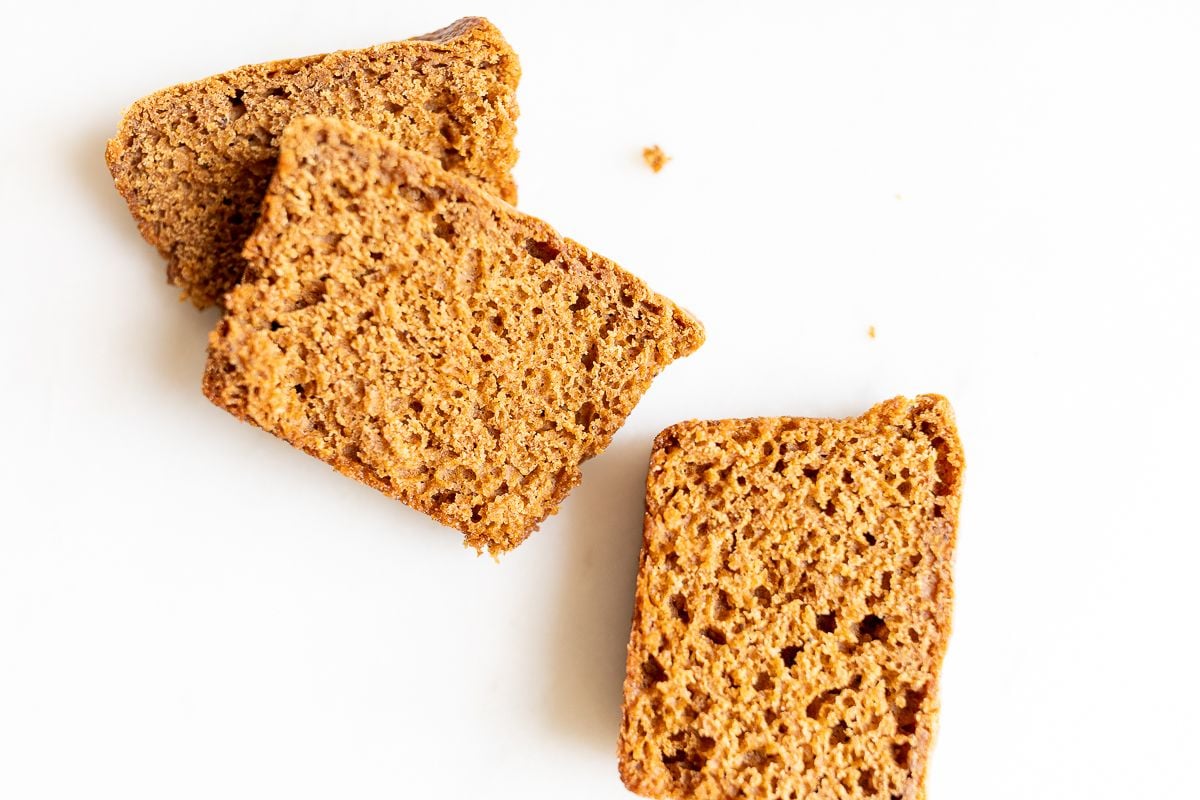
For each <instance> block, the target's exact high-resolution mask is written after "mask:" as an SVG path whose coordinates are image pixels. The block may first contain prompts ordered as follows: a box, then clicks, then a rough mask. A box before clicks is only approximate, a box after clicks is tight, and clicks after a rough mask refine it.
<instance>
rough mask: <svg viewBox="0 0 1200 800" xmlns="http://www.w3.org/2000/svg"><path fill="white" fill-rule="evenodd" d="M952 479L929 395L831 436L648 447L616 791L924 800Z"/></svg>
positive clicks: (953, 455) (754, 423) (700, 432)
mask: <svg viewBox="0 0 1200 800" xmlns="http://www.w3.org/2000/svg"><path fill="white" fill-rule="evenodd" d="M962 467H963V458H962V450H961V447H960V444H959V440H958V436H957V434H956V432H955V428H954V422H953V417H952V414H951V410H950V407H949V404H948V403H947V402H946V400H945V399H944V398H941V397H938V396H934V395H923V396H920V397H918V398H916V399H915V400H911V401H910V400H906V399H904V398H897V399H894V400H890V401H888V402H885V403H882V404H880V405H878V406H876V407H875V408H873V409H871V410H870V411H869V412H867V413H866V414H864V415H863V416H861V417H857V418H854V419H849V420H844V421H838V420H821V419H799V418H782V419H746V420H726V421H720V422H688V423H683V424H680V425H676V426H674V427H672V428H668V429H667V430H665V431H663V433H661V434H660V435H659V436H658V438H657V440H656V441H655V445H654V451H653V454H652V456H651V462H650V474H649V478H648V483H647V492H646V505H647V509H646V526H645V537H644V542H643V547H642V557H641V569H640V572H639V574H638V583H637V596H636V603H635V609H634V618H633V632H632V636H631V639H630V644H629V657H628V664H627V676H626V681H625V712H624V722H623V726H622V731H621V736H620V744H619V756H620V770H621V777H622V778H623V779H624V781H625V784H626V785H627V786H628V787H629V788H630V789H631V790H633V791H635V792H637V793H639V794H643V795H645V796H648V797H661V798H743V797H744V798H774V799H776V800H802V799H803V798H862V797H871V798H885V799H887V800H896V799H897V798H903V800H912V798H922V797H923V796H924V788H923V786H924V775H925V768H926V763H927V756H928V753H929V748H930V743H931V739H932V737H933V729H934V722H935V717H936V714H937V680H938V671H939V669H940V667H941V662H942V656H943V654H944V652H945V648H946V638H947V635H948V634H949V630H950V606H951V595H952V587H951V558H952V555H953V550H954V539H955V530H956V527H957V523H958V508H959V485H960V473H961V470H962Z"/></svg>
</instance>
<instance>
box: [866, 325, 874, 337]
mask: <svg viewBox="0 0 1200 800" xmlns="http://www.w3.org/2000/svg"><path fill="white" fill-rule="evenodd" d="M867 336H870V337H871V338H872V339H874V338H875V326H874V325H872V326H871V327H869V328H867Z"/></svg>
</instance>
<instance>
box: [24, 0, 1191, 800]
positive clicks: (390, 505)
mask: <svg viewBox="0 0 1200 800" xmlns="http://www.w3.org/2000/svg"><path fill="white" fill-rule="evenodd" d="M120 5H121V4H114V3H105V4H90V5H89V6H88V7H87V8H82V9H78V10H67V9H63V8H58V7H56V6H55V4H52V3H44V2H43V3H26V4H22V5H21V7H20V8H17V9H9V10H7V11H6V12H5V17H6V19H5V22H4V24H3V26H4V30H3V33H0V36H2V37H3V45H4V46H3V48H0V60H2V66H3V76H4V78H3V83H2V84H0V87H2V88H0V91H2V92H3V109H4V115H3V116H4V121H3V124H2V125H0V162H2V169H0V192H2V195H0V224H2V225H3V230H4V247H3V251H2V252H3V256H2V261H3V278H2V280H3V284H2V285H3V289H4V303H3V306H4V308H3V312H2V313H0V333H2V345H0V346H2V347H3V351H2V353H3V368H2V369H0V375H2V377H0V420H3V428H4V436H3V443H4V444H3V457H2V458H0V470H2V473H0V476H2V482H0V797H4V798H109V797H112V798H123V799H132V798H211V797H229V798H263V797H287V798H326V797H347V798H350V797H353V798H395V797H415V798H480V797H489V798H490V797H514V798H516V797H519V798H567V797H569V798H614V799H615V798H621V797H626V796H628V795H627V794H626V793H625V791H624V789H623V788H622V786H621V784H620V781H619V779H618V777H617V772H616V760H615V754H614V748H615V739H616V733H617V726H618V720H619V703H620V688H621V680H622V670H623V658H624V647H625V640H626V636H627V634H628V625H629V613H630V608H631V604H632V587H633V581H634V573H635V569H636V558H637V549H638V546H639V537H640V515H641V502H642V482H643V480H644V475H645V461H646V457H647V454H648V449H649V444H650V440H651V438H652V436H653V434H654V433H656V432H657V431H658V430H659V429H661V428H662V427H664V426H666V425H667V424H669V423H672V422H675V421H677V420H679V419H682V418H686V417H721V416H745V415H758V414H796V415H837V416H842V415H850V414H855V413H858V412H861V411H863V410H864V409H866V408H867V407H868V406H869V405H871V404H872V403H873V402H875V401H878V400H881V399H884V398H886V397H889V396H892V395H895V394H900V393H905V394H912V393H918V392H922V391H937V392H942V393H944V394H946V395H947V396H948V397H950V399H951V401H952V402H953V403H954V405H955V407H956V409H957V413H958V418H959V424H960V428H961V433H962V438H963V440H964V443H965V446H966V448H967V456H968V471H967V474H966V485H965V501H964V515H963V519H962V529H961V532H960V539H959V552H958V561H957V597H958V600H957V609H956V619H955V623H956V630H955V634H954V637H953V639H952V642H951V648H950V653H949V657H948V659H947V662H946V668H945V673H944V679H943V692H942V694H943V714H942V723H941V733H940V737H939V741H938V745H937V748H936V751H935V753H934V756H933V760H932V766H931V773H930V777H929V787H930V796H931V797H932V798H934V800H950V799H951V798H968V797H969V798H1012V797H1045V798H1061V797H1088V798H1098V797H1099V798H1129V797H1162V798H1176V797H1186V796H1191V797H1195V796H1196V791H1197V789H1196V785H1197V783H1196V772H1195V765H1196V758H1197V756H1196V753H1197V751H1198V750H1200V735H1198V733H1197V731H1198V726H1197V719H1198V718H1200V699H1198V689H1197V685H1196V684H1197V677H1198V674H1200V669H1198V668H1197V666H1196V663H1195V661H1194V659H1193V656H1192V654H1193V653H1194V652H1195V651H1196V638H1197V633H1196V630H1197V628H1196V624H1197V623H1196V620H1197V608H1196V606H1197V600H1196V585H1197V577H1196V564H1197V559H1198V557H1200V544H1198V541H1200V523H1198V522H1197V515H1196V512H1195V500H1196V495H1197V478H1198V477H1200V469H1198V467H1197V459H1198V458H1200V436H1198V434H1197V427H1196V413H1195V408H1196V403H1197V401H1196V389H1197V388H1198V387H1197V384H1198V368H1197V352H1198V348H1200V334H1198V332H1197V331H1198V325H1200V322H1198V320H1197V312H1196V309H1197V305H1198V301H1200V283H1198V277H1197V272H1198V269H1200V236H1198V233H1197V232H1198V229H1200V99H1198V95H1197V79H1198V78H1200V46H1198V44H1197V43H1198V42H1200V6H1198V5H1197V4H1195V3H1189V2H1177V3H1168V2H1141V3H1135V2H1127V3H1113V2H1011V3H1007V4H992V3H979V2H974V3H971V2H968V3H964V2H924V3H922V2H913V3H903V4H902V3H894V2H840V3H834V2H825V3H815V2H805V3H795V4H788V8H787V10H786V11H785V10H781V9H774V8H772V7H770V6H766V5H762V6H757V7H756V6H755V5H754V4H753V3H748V2H743V3H735V4H694V3H693V4H687V8H688V9H690V10H687V11H683V10H682V9H683V8H684V6H682V5H680V6H678V7H676V8H677V9H679V10H675V11H672V10H670V9H669V8H668V7H665V6H663V7H660V6H656V5H653V4H650V3H637V4H619V3H605V4H592V5H588V6H568V5H564V4H544V5H538V6H532V5H526V4H520V5H518V4H517V3H500V2H489V1H488V0H479V2H477V3H475V4H473V5H465V4H463V3H458V2H454V3H442V4H438V3H429V2H426V3H401V2H378V3H374V4H354V3H341V4H330V3H314V2H288V3H278V4H275V5H274V7H268V5H267V4H251V3H248V2H237V3H227V2H218V1H211V2H204V3H202V4H185V3H164V2H155V3H141V4H126V6H125V7H120ZM782 5H783V4H780V6H781V7H782ZM602 7H603V8H604V10H601V8H602ZM466 13H476V14H484V15H487V16H489V17H490V18H491V19H492V20H493V21H494V22H495V23H496V24H497V25H499V26H500V28H501V30H502V31H503V32H504V34H505V35H506V37H507V38H508V39H509V41H510V42H511V44H512V45H513V47H514V48H515V49H516V50H517V51H518V53H519V54H520V57H521V60H522V64H523V68H524V75H525V76H524V79H523V81H522V84H521V88H520V92H519V101H520V104H521V107H522V115H521V118H520V121H519V123H520V136H519V140H518V144H519V146H520V147H521V150H522V154H521V160H520V164H519V166H518V169H517V178H518V181H519V184H520V191H521V207H522V208H524V209H525V210H527V211H529V212H532V213H535V214H537V215H539V216H543V217H544V218H545V219H547V220H548V221H550V222H551V223H552V224H554V225H555V226H556V227H558V229H559V230H561V231H562V232H563V233H565V234H567V235H570V236H572V237H574V238H576V239H578V240H580V241H581V242H583V243H585V244H587V245H589V246H590V247H593V248H595V249H596V250H598V251H600V252H602V253H604V254H606V255H609V256H611V257H613V258H615V259H616V260H618V261H619V262H620V263H622V264H623V265H625V266H627V267H628V268H629V269H631V270H633V271H634V272H636V273H637V274H639V275H641V276H642V277H644V278H645V279H646V280H647V282H648V283H649V284H650V285H651V286H652V287H654V288H656V289H658V290H660V291H662V292H664V293H665V294H668V295H669V296H670V297H672V298H674V299H676V300H677V301H679V302H681V303H682V304H684V305H686V306H688V307H689V308H690V309H692V310H693V311H694V312H695V313H696V314H697V315H698V316H699V317H700V318H701V319H702V320H703V321H704V322H705V323H706V325H707V329H708V335H709V340H708V343H707V344H706V345H705V346H704V347H703V348H702V349H701V350H700V351H699V352H698V353H697V354H696V355H695V356H693V357H691V358H689V359H686V360H685V361H683V362H680V363H678V364H676V365H674V366H672V367H670V368H669V369H668V370H667V371H666V372H665V373H664V374H663V375H662V376H661V377H660V379H659V380H658V382H657V383H656V385H655V386H654V387H653V388H652V389H651V391H650V392H649V394H648V395H647V396H646V398H645V400H644V401H643V402H642V404H641V405H640V406H639V407H638V408H637V410H636V411H635V412H634V414H633V415H632V417H631V418H630V420H629V422H628V424H627V426H626V427H625V428H624V429H623V430H622V431H621V433H620V434H619V435H618V436H617V438H616V440H615V442H614V444H613V446H612V448H611V449H610V450H609V451H608V452H606V453H605V454H604V455H602V456H601V457H599V458H597V459H595V460H594V461H592V462H591V463H589V464H588V465H587V466H586V468H585V470H584V481H583V484H582V486H581V487H580V488H579V489H578V490H577V491H576V492H575V493H574V494H573V495H572V496H571V497H570V498H569V500H568V501H567V502H566V503H565V504H564V506H563V507H562V510H561V513H560V514H559V515H558V516H557V517H554V518H552V519H551V520H550V521H549V522H547V523H546V524H545V525H544V526H543V528H542V530H541V531H540V532H539V533H537V534H535V535H534V536H533V537H532V538H531V539H530V540H529V541H528V542H527V543H526V544H525V545H523V546H522V547H521V548H520V549H519V550H517V551H516V552H514V553H512V554H511V555H509V556H507V557H505V558H504V559H503V560H502V561H501V563H499V564H496V563H494V562H493V561H492V560H490V559H488V558H487V557H483V558H477V557H475V556H474V554H473V553H472V552H470V551H467V550H464V549H463V548H462V547H461V545H460V537H459V536H458V535H457V534H455V533H454V532H452V531H449V530H447V529H442V528H439V527H438V526H437V525H436V524H434V523H432V522H430V521H428V520H427V519H426V518H424V517H422V516H420V515H419V514H417V513H415V512H412V511H409V510H407V509H406V508H404V507H403V506H401V505H399V504H397V503H394V502H391V501H388V500H387V499H385V498H384V497H382V496H381V495H378V494H376V493H375V492H373V491H371V490H370V489H367V488H365V487H362V486H359V485H357V484H355V483H353V482H351V481H349V480H347V479H345V478H342V477H340V476H338V475H336V474H335V473H333V472H332V471H331V470H330V469H329V468H328V467H326V466H325V465H323V464H321V463H319V462H317V461H315V460H313V459H310V458H308V457H306V456H303V455H301V454H299V453H297V452H295V451H293V450H291V449H290V448H288V447H287V446H285V445H283V444H282V443H280V442H278V441H276V440H274V439H273V438H271V437H270V436H268V435H266V434H264V433H262V432H260V431H258V430H256V429H253V428H251V427H249V426H246V425H242V424H239V423H237V422H235V421H234V420H233V419H232V418H231V417H229V416H228V415H226V414H225V413H223V412H221V411H219V410H217V409H216V408H214V407H212V406H210V405H209V404H208V403H207V401H206V400H205V399H204V398H203V397H202V396H201V394H200V391H199V380H200V372H201V367H202V364H203V360H204V348H205V337H206V333H207V330H208V329H209V328H210V327H211V325H212V324H213V322H214V320H215V315H214V313H211V312H210V313H204V314H200V313H197V312H196V311H194V310H193V309H192V308H191V307H190V306H188V305H183V304H180V303H177V302H176V299H175V297H176V295H175V291H174V290H173V289H171V288H169V287H168V286H167V285H166V284H165V283H164V278H163V269H162V265H161V263H160V262H159V259H158V257H157V255H156V254H155V253H154V252H153V251H152V249H151V248H150V247H149V246H147V245H145V244H144V243H143V242H142V241H141V240H140V238H139V237H138V235H137V233H136V230H135V227H134V225H133V223H132V221H131V220H130V218H129V216H128V214H127V212H126V210H125V207H124V205H123V203H122V201H121V200H120V198H119V197H118V196H117V194H116V192H115V191H114V190H113V189H112V186H111V182H110V180H109V178H108V175H107V171H106V168H105V166H104V162H103V158H102V152H103V148H104V142H105V140H106V138H107V137H108V136H110V135H111V134H112V133H113V131H114V130H115V127H116V124H117V120H118V118H119V115H120V112H121V110H122V108H123V107H124V106H125V105H127V104H128V103H130V102H132V101H133V100H135V99H136V98H138V97H140V96H142V95H144V94H147V93H149V92H151V91H153V90H155V89H158V88H161V87H164V86H166V85H169V84H172V83H176V82H180V81H184V80H189V79H193V78H199V77H203V76H205V75H208V74H210V73H214V72H218V71H221V70H224V69H226V68H230V67H233V66H236V65H239V64H242V63H248V62H255V61H261V60H267V59H272V58H279V57H285V56H293V55H302V54H307V53H311V52H322V51H327V50H331V49H337V48H343V47H355V46H363V45H367V44H372V43H376V42H378V41H383V40H387V39H396V38H404V37H405V36H408V35H412V34H417V33H421V32H425V31H427V30H431V29H433V28H436V27H439V26H441V25H443V24H446V23H448V22H450V21H451V20H453V19H454V18H456V17H457V16H460V15H462V14H466ZM655 142H657V143H659V144H661V145H662V146H663V148H664V149H665V150H666V151H667V152H668V153H669V154H670V155H672V156H673V157H674V160H673V161H672V162H671V163H670V164H668V165H667V167H666V169H665V170H664V171H663V172H662V173H660V174H658V175H654V174H652V173H651V172H650V171H649V170H648V169H647V168H646V167H645V166H643V165H642V163H641V161H640V150H641V148H642V147H643V146H644V145H648V144H651V143H655ZM870 325H874V326H875V327H876V329H877V331H878V338H876V339H874V340H871V339H869V338H868V336H867V328H868V326H870Z"/></svg>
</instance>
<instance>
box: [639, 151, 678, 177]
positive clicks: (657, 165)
mask: <svg viewBox="0 0 1200 800" xmlns="http://www.w3.org/2000/svg"><path fill="white" fill-rule="evenodd" d="M642 160H643V161H645V162H646V166H648V167H650V169H652V170H654V171H655V172H658V171H659V170H661V169H662V168H663V167H664V166H666V163H667V162H668V161H670V160H671V157H670V156H669V155H667V154H666V153H664V152H663V150H662V148H661V147H659V146H658V145H654V146H653V147H645V148H643V149H642Z"/></svg>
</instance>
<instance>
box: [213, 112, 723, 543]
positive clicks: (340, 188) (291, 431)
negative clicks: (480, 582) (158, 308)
mask: <svg viewBox="0 0 1200 800" xmlns="http://www.w3.org/2000/svg"><path fill="white" fill-rule="evenodd" d="M246 258H247V261H248V269H247V273H246V281H245V282H244V283H242V284H241V285H239V286H238V287H237V288H236V289H235V290H234V291H233V292H231V293H230V295H229V298H228V312H227V314H226V316H225V318H224V319H223V320H222V321H221V322H220V323H219V325H218V327H217V329H216V330H215V331H214V333H213V334H212V336H211V337H210V356H209V362H208V366H207V368H206V373H205V379H204V391H205V393H206V394H207V395H208V397H209V398H210V399H211V400H212V401H213V402H214V403H216V404H217V405H219V406H222V407H224V408H226V409H228V410H229V411H231V412H232V413H233V414H235V415H237V416H239V417H242V418H243V419H246V420H248V421H250V422H253V423H254V424H256V425H259V426H261V427H262V428H265V429H266V430H268V431H270V432H272V433H274V434H276V435H278V436H280V437H282V438H283V439H286V440H287V441H289V442H291V443H292V444H294V445H296V446H297V447H300V448H303V449H304V450H306V451H307V452H309V453H311V454H312V455H315V456H317V457H318V458H321V459H324V460H325V461H327V462H329V463H330V464H332V465H333V466H334V467H335V468H337V469H338V470H340V471H342V472H344V473H346V474H347V475H350V476H352V477H355V478H357V479H359V480H362V481H364V482H366V483H368V484H370V485H372V486H374V487H376V488H377V489H379V490H380V491H383V492H386V493H387V494H389V495H391V496H393V497H396V498H398V499H400V500H402V501H404V502H405V503H407V504H409V505H411V506H412V507H414V508H416V509H419V510H421V511H424V512H426V513H428V514H430V515H431V516H433V517H434V518H435V519H437V520H439V521H441V522H443V523H445V524H446V525H451V526H453V527H455V528H457V529H458V530H460V531H462V532H463V533H464V534H465V535H466V541H467V543H468V544H470V545H472V546H474V547H476V548H484V547H486V548H488V549H489V550H491V551H492V552H493V553H495V552H500V551H504V550H507V549H509V548H511V547H514V546H515V545H517V544H519V543H520V542H521V541H522V540H523V539H524V538H525V537H526V536H527V535H528V534H529V533H530V532H531V531H532V530H533V529H534V528H535V527H536V526H537V524H538V523H539V522H540V521H541V520H543V519H544V518H545V517H546V516H548V515H549V514H551V513H553V512H554V510H555V509H556V508H557V506H558V504H559V502H560V501H561V500H562V498H563V497H564V496H565V495H566V493H567V492H568V491H569V490H570V489H571V487H573V486H574V485H575V484H576V483H578V482H579V478H580V472H579V465H580V463H581V462H582V461H583V460H585V459H587V458H589V457H591V456H593V455H595V454H596V453H598V452H600V451H601V450H603V449H604V448H605V447H606V446H607V445H608V443H609V441H610V439H611V438H612V435H613V433H614V432H615V431H616V430H617V428H618V427H619V426H620V425H621V424H622V423H623V421H624V420H625V417H626V416H627V415H628V414H629V412H630V411H631V410H632V409H633V406H634V405H635V404H636V403H637V401H638V400H639V399H640V398H641V396H642V394H643V393H644V392H645V391H646V389H647V388H648V387H649V384H650V381H651V379H652V378H653V377H654V376H655V375H656V374H657V373H658V372H659V371H660V370H661V369H662V368H663V367H664V366H666V365H667V364H668V363H670V362H671V361H672V360H674V359H675V358H677V357H679V356H683V355H687V354H688V353H690V352H692V351H693V350H695V349H696V348H697V347H699V345H700V344H701V342H702V341H703V338H704V333H703V329H702V328H701V327H700V325H699V323H698V322H696V321H695V320H694V319H693V318H692V317H691V316H690V315H688V314H687V313H686V312H684V311H682V310H681V309H679V308H678V307H677V306H675V305H674V304H673V303H671V301H669V300H667V299H666V298H664V297H661V296H659V295H657V294H655V293H653V292H651V291H650V290H649V289H647V288H646V286H645V285H644V284H643V283H642V282H641V281H640V280H638V279H637V278H635V277H633V276H631V275H629V274H628V273H626V272H624V271H623V270H621V269H620V268H619V267H618V266H617V265H615V264H613V263H612V262H611V261H608V260H607V259H605V258H603V257H601V256H598V255H596V254H595V253H592V252H590V251H589V250H587V249H586V248H584V247H582V246H580V245H578V244H576V243H575V242H573V241H571V240H570V239H566V238H563V237H561V236H559V235H558V234H557V233H555V232H554V231H553V230H552V229H551V228H550V227H549V226H548V225H546V224H545V223H544V222H541V221H540V220H537V219H534V218H532V217H529V216H526V215H524V214H521V213H519V212H517V211H516V210H515V209H513V208H512V207H511V206H509V205H507V204H506V203H504V202H503V201H500V200H497V199H495V198H493V197H492V196H491V195H490V194H488V193H487V192H484V191H482V190H480V189H479V188H478V187H477V186H476V185H475V184H474V183H473V182H471V181H469V180H467V179H463V178H461V177H459V176H456V175H454V174H451V173H449V172H446V171H445V170H443V169H442V168H441V167H440V166H439V165H438V164H437V162H436V161H434V160H432V159H430V158H428V157H426V156H423V155H421V154H419V153H415V152H413V151H410V150H405V149H403V148H402V147H400V146H399V145H398V144H395V143H394V142H391V141H388V140H387V139H386V138H385V137H383V136H381V135H379V134H376V133H374V132H372V131H368V130H366V129H364V128H362V127H359V126H357V125H354V124H352V123H346V122H342V121H338V120H332V119H321V118H316V117H305V118H301V119H298V120H297V121H295V122H293V123H292V125H291V126H289V127H288V128H287V130H286V131H285V133H284V135H283V138H282V141H281V155H280V158H279V168H278V172H277V173H276V177H275V179H274V181H273V183H272V184H271V188H270V190H269V192H268V194H267V198H266V201H265V204H264V211H263V218H262V221H261V223H260V225H259V228H258V230H257V231H256V233H255V234H254V235H253V236H252V237H251V238H250V239H249V241H248V242H247V245H246Z"/></svg>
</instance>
